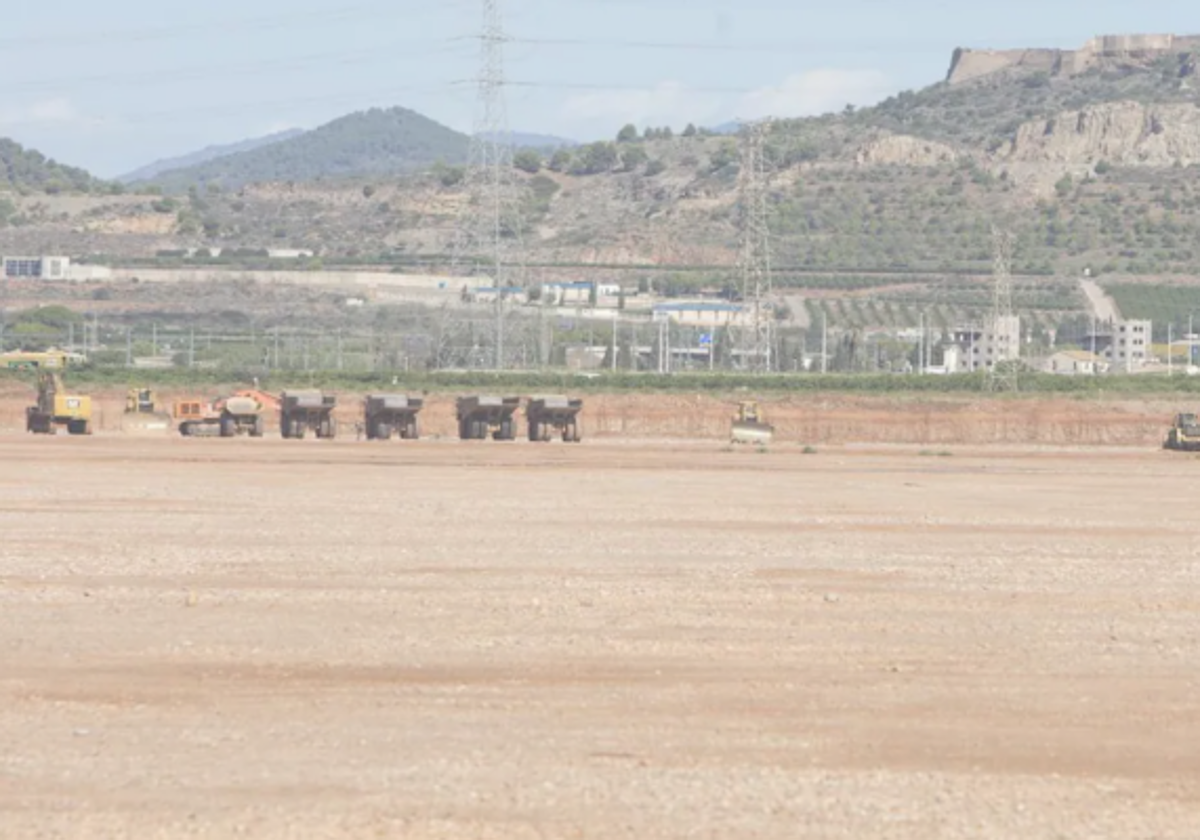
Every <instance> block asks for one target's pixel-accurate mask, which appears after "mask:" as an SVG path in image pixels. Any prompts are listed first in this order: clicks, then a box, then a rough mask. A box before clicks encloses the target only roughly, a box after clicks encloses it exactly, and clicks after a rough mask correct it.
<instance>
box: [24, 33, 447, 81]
mask: <svg viewBox="0 0 1200 840" xmlns="http://www.w3.org/2000/svg"><path fill="white" fill-rule="evenodd" d="M457 49H459V47H458V46H456V45H451V44H450V43H449V40H448V41H446V42H442V44H441V45H440V46H437V47H431V46H430V41H429V39H421V40H412V41H395V42H392V43H388V44H381V45H379V46H377V47H372V48H370V49H361V48H356V49H353V50H336V51H329V52H321V53H310V54H307V55H300V56H294V57H292V58H278V59H265V60H262V61H253V62H245V63H242V64H218V65H216V66H213V65H193V66H191V67H183V68H178V69H175V70H158V71H138V72H134V73H107V74H103V75H95V76H74V77H60V78H56V79H42V80H34V81H32V82H25V83H21V84H18V85H15V86H13V85H5V86H4V90H5V93H6V94H9V95H11V94H14V93H30V92H37V91H45V90H59V89H62V88H65V87H68V86H70V87H76V86H80V85H91V84H113V83H119V84H122V85H131V84H139V83H148V84H168V83H175V82H181V81H189V80H192V79H211V78H214V77H219V76H228V75H233V76H239V77H246V76H261V75H265V74H266V73H267V72H270V71H277V70H283V71H289V72H291V71H295V70H300V69H304V68H306V67H320V68H325V67H328V66H329V65H330V64H338V65H346V64H360V63H364V62H368V61H371V60H374V59H377V58H387V59H388V60H389V61H396V60H405V59H410V58H412V59H417V58H420V59H423V58H426V57H428V56H429V55H434V54H437V53H451V52H454V51H455V50H457ZM398 50H403V52H398Z"/></svg>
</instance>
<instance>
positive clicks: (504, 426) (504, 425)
mask: <svg viewBox="0 0 1200 840" xmlns="http://www.w3.org/2000/svg"><path fill="white" fill-rule="evenodd" d="M516 436H517V435H516V430H515V429H513V421H512V420H511V419H509V420H501V421H500V430H499V431H497V432H496V440H514V439H515V438H516Z"/></svg>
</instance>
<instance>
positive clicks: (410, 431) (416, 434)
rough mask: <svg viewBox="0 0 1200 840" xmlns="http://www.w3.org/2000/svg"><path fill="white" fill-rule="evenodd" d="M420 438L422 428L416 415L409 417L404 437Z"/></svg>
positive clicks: (406, 438)
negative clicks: (418, 424)
mask: <svg viewBox="0 0 1200 840" xmlns="http://www.w3.org/2000/svg"><path fill="white" fill-rule="evenodd" d="M420 438H421V430H420V427H419V426H417V418H416V417H410V418H408V422H407V423H406V424H405V425H404V439H405V440H420Z"/></svg>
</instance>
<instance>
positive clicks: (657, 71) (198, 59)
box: [0, 0, 1200, 177]
mask: <svg viewBox="0 0 1200 840" xmlns="http://www.w3.org/2000/svg"><path fill="white" fill-rule="evenodd" d="M497 2H498V3H499V5H500V9H501V11H502V13H503V20H504V29H505V33H506V35H507V36H508V37H509V38H510V39H511V40H510V41H509V42H508V43H506V45H505V61H504V73H505V79H506V81H507V82H508V84H507V85H506V86H505V88H504V91H505V103H506V111H507V122H508V125H509V127H510V128H511V129H512V130H514V131H523V132H539V133H545V134H553V135H557V136H562V137H568V138H571V139H575V140H581V141H587V140H595V139H602V138H609V137H612V136H614V135H615V134H616V132H617V130H618V129H619V128H620V127H621V126H622V125H624V124H626V123H630V122H632V123H635V124H637V125H639V126H645V125H671V126H673V127H675V128H676V129H679V128H682V127H683V126H684V125H686V124H687V123H688V122H692V123H695V124H697V125H718V124H720V123H724V122H728V121H730V120H735V119H752V118H757V117H762V116H776V117H794V116H806V115H811V114H818V113H824V112H827V111H831V110H841V109H842V108H843V107H844V106H845V105H847V104H854V105H869V104H872V103H874V102H877V101H879V100H881V99H883V98H886V97H887V96H890V95H891V94H893V93H896V92H898V91H901V90H906V89H915V88H921V87H924V86H926V85H929V84H933V83H935V82H938V81H941V80H942V79H943V78H944V77H945V74H946V70H947V69H948V67H949V62H950V56H951V53H952V51H953V50H954V48H955V47H959V46H963V47H976V48H1012V47H1061V48H1067V49H1073V48H1077V47H1079V46H1081V45H1082V44H1083V42H1084V41H1086V40H1087V39H1088V38H1090V37H1092V36H1094V35H1099V34H1111V33H1127V32H1174V33H1176V34H1194V33H1200V4H1198V3H1196V2H1195V0H1154V2H1152V3H1145V2H1143V3H1132V2H1129V0H1006V2H1004V3H988V4H984V3H974V2H969V0H953V2H950V1H949V0H824V1H823V2H811V0H497ZM6 5H7V6H9V7H10V8H6V9H5V15H4V17H5V20H4V26H3V28H2V29H0V56H2V57H3V69H2V70H0V136H7V137H11V138H13V139H15V140H17V141H18V142H20V143H22V144H24V145H26V146H29V147H33V148H36V149H38V150H39V151H41V152H43V153H44V154H46V155H48V156H50V157H53V158H55V159H56V160H60V161H62V162H63V163H69V164H72V165H77V166H83V167H85V168H87V169H89V170H91V171H92V172H93V173H94V174H97V175H99V176H101V177H115V176H117V175H120V174H123V173H125V172H127V171H130V170H132V169H135V168H137V167H139V166H141V165H143V164H146V163H149V162H151V161H153V160H157V159H159V158H162V157H168V156H175V155H179V154H185V153H188V152H191V151H195V150H197V149H200V148H203V147H205V146H208V145H211V144H216V143H230V142H236V141H239V140H243V139H246V138H249V137H257V136H261V135H264V134H268V133H271V132H274V131H278V130H282V129H285V128H315V127H316V126H318V125H320V124H322V123H324V122H328V121H329V120H331V119H335V118H337V117H339V116H342V115H345V114H347V113H351V112H353V111H357V110H362V109H364V108H370V107H390V106H394V105H402V106H404V107H407V108H411V109H413V110H415V111H419V112H420V113H423V114H425V115H426V116H429V117H431V118H433V119H436V120H438V121H439V122H442V123H444V124H446V125H448V126H450V127H452V128H455V129H458V130H460V131H470V130H471V129H472V127H473V126H474V125H475V124H476V120H477V115H478V112H479V109H478V108H477V107H476V105H477V95H476V86H475V80H477V79H478V78H479V76H480V72H481V71H480V56H479V54H480V40H479V33H480V31H481V25H482V17H483V14H482V9H483V0H341V2H337V0H252V2H247V1H246V0H241V2H235V0H206V2H204V3H188V4H183V3H164V2H163V0H108V2H104V3H97V2H95V0H40V2H37V3H20V4H16V3H10V4H6ZM11 7H15V8H11Z"/></svg>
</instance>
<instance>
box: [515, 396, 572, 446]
mask: <svg viewBox="0 0 1200 840" xmlns="http://www.w3.org/2000/svg"><path fill="white" fill-rule="evenodd" d="M582 410H583V400H573V399H569V398H568V397H558V396H555V397H533V398H532V399H530V400H529V402H528V403H526V405H525V419H526V420H527V421H528V423H529V440H530V441H533V442H541V443H545V442H548V441H549V440H550V438H551V437H553V436H554V435H555V434H559V435H561V436H562V439H563V441H564V442H565V443H579V441H580V440H581V439H582V438H581V437H580V435H579V412H580V411H582Z"/></svg>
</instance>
